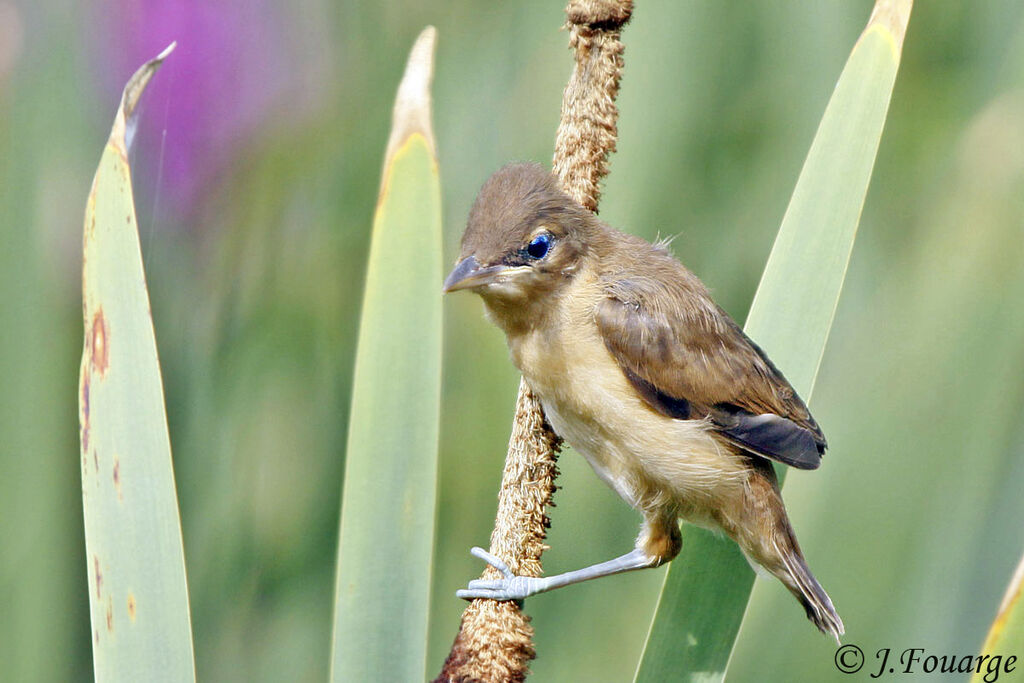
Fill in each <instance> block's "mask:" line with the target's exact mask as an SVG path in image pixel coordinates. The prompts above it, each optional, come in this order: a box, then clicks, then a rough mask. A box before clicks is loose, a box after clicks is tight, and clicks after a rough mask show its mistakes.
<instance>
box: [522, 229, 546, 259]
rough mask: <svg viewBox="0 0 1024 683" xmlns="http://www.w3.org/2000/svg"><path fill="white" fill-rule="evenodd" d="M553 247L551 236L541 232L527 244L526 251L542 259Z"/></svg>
mask: <svg viewBox="0 0 1024 683" xmlns="http://www.w3.org/2000/svg"><path fill="white" fill-rule="evenodd" d="M549 249H551V237H550V236H549V235H548V234H547V233H544V234H540V235H537V236H536V237H534V238H533V240H532V241H531V242H530V243H529V244H528V245H527V246H526V253H527V254H529V255H530V256H532V257H533V258H536V259H542V258H544V257H545V256H547V255H548V250H549Z"/></svg>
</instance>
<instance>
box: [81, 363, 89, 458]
mask: <svg viewBox="0 0 1024 683" xmlns="http://www.w3.org/2000/svg"><path fill="white" fill-rule="evenodd" d="M79 409H80V415H79V423H80V424H79V428H80V429H81V437H82V452H83V453H86V452H88V450H89V372H88V370H86V368H84V367H83V368H82V393H81V398H80V405H79Z"/></svg>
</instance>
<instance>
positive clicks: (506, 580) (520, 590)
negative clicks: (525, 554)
mask: <svg viewBox="0 0 1024 683" xmlns="http://www.w3.org/2000/svg"><path fill="white" fill-rule="evenodd" d="M469 552H470V553H471V554H473V555H474V556H475V557H479V558H480V559H481V560H483V561H484V562H486V563H487V564H489V565H491V566H492V567H494V568H495V569H497V570H498V571H499V572H501V573H502V575H503V578H500V579H474V580H472V581H470V582H469V584H468V585H467V586H466V588H463V589H461V590H458V591H456V592H455V595H456V597H459V598H462V599H463V600H473V599H476V598H490V599H491V600H523V599H524V598H527V597H528V596H530V595H533V594H534V593H537V592H538V590H537V589H538V587H539V586H538V584H539V582H540V579H537V578H535V577H532V576H516V575H515V574H513V573H512V570H510V569H509V568H508V565H507V564H505V563H504V562H503V561H502V560H501V559H500V558H498V557H495V556H494V555H492V554H491V553H489V552H487V551H486V550H484V549H483V548H473V549H472V550H470V551H469Z"/></svg>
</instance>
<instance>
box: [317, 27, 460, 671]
mask: <svg viewBox="0 0 1024 683" xmlns="http://www.w3.org/2000/svg"><path fill="white" fill-rule="evenodd" d="M434 36H435V31H434V29H433V28H432V27H428V28H427V29H425V30H424V31H423V33H421V34H420V37H419V38H418V39H417V41H416V44H415V45H414V46H413V48H412V52H411V53H410V55H409V61H408V64H407V66H406V70H405V75H404V77H403V78H402V83H401V85H400V86H399V89H398V95H397V97H396V101H395V110H394V117H393V121H392V130H391V138H390V140H389V141H388V149H387V153H386V155H385V161H384V172H383V178H382V181H381V189H380V196H379V198H378V202H377V212H376V215H375V216H374V221H373V236H372V239H371V244H370V256H369V262H368V265H367V274H366V292H365V294H364V298H363V310H362V317H361V319H360V324H359V341H358V348H357V352H356V368H355V378H354V380H353V388H352V412H351V419H350V421H349V434H348V451H347V455H346V461H345V484H344V490H343V492H342V505H341V530H340V534H339V540H338V575H337V586H336V604H335V613H334V642H333V654H332V667H331V674H332V679H333V680H335V681H369V680H381V681H416V680H424V679H425V678H426V656H427V653H426V648H427V618H428V607H429V604H428V603H429V594H430V575H431V561H432V553H433V540H434V518H435V504H436V489H437V452H438V430H439V426H438V425H439V418H440V405H441V280H442V272H441V190H440V180H439V173H438V168H437V158H436V155H435V152H434V137H433V133H432V131H431V124H430V80H431V75H432V69H433V49H434Z"/></svg>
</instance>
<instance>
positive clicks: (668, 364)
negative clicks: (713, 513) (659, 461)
mask: <svg viewBox="0 0 1024 683" xmlns="http://www.w3.org/2000/svg"><path fill="white" fill-rule="evenodd" d="M669 258H670V257H669ZM659 260H660V259H659ZM646 265H647V267H652V266H654V265H657V266H660V270H663V271H667V272H660V273H656V274H654V275H655V276H653V277H645V276H632V277H620V278H613V279H609V280H607V281H606V293H607V298H605V299H604V300H602V301H601V303H600V304H599V305H598V307H597V311H596V319H597V326H598V329H599V330H600V332H601V335H602V337H603V339H604V343H605V346H606V347H607V348H608V350H609V351H610V352H611V354H612V356H613V357H614V358H615V360H616V361H617V362H618V363H619V365H620V366H621V367H622V369H623V372H624V373H625V374H626V376H627V377H628V378H629V380H630V382H631V383H632V384H633V386H634V387H635V388H636V389H637V391H638V392H639V393H640V394H641V395H642V396H643V398H644V400H645V401H646V402H647V403H648V404H649V405H651V406H652V407H653V408H655V409H656V410H658V411H659V412H662V413H664V414H666V415H669V416H671V417H675V418H677V419H691V418H703V417H708V418H710V419H711V421H712V422H713V423H714V424H715V426H716V427H717V428H718V431H719V432H720V433H721V434H722V435H723V436H725V437H726V438H728V439H729V440H730V441H732V442H733V443H735V444H736V445H737V446H739V447H741V448H743V449H744V450H746V451H749V452H751V453H754V454H756V455H760V456H764V457H767V458H771V459H773V460H778V461H779V462H783V463H786V464H787V465H792V466H794V467H799V468H801V469H814V468H816V467H818V465H819V464H821V454H822V453H824V451H825V448H826V446H827V444H826V442H825V437H824V435H823V434H822V433H821V429H820V428H819V427H818V424H817V423H816V422H815V421H814V418H813V417H811V414H810V412H809V411H808V410H807V406H806V405H804V402H803V401H801V400H800V397H799V396H797V395H796V392H795V391H794V390H793V387H792V386H790V384H789V382H787V381H786V378H785V377H783V376H782V373H780V372H779V371H778V369H777V368H776V367H775V366H774V365H772V363H771V361H769V360H768V358H767V357H766V356H765V355H764V352H762V351H761V349H759V348H758V347H757V345H755V344H754V343H753V342H752V341H750V339H748V338H747V336H746V335H745V334H744V333H743V330H741V329H740V328H739V326H738V325H736V323H735V322H733V320H732V319H731V318H730V317H729V316H728V314H726V313H725V312H724V311H723V310H722V309H720V308H719V307H718V306H717V305H716V304H715V303H714V302H713V301H712V300H711V297H710V295H709V294H708V293H707V290H706V289H705V288H704V286H703V284H701V282H700V281H699V280H698V279H697V278H696V277H695V276H694V275H693V274H691V273H690V272H689V271H687V270H686V269H685V268H683V267H682V266H680V265H679V264H678V262H676V261H675V260H674V259H673V260H672V261H671V265H669V264H666V263H661V264H651V263H648V264H646Z"/></svg>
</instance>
